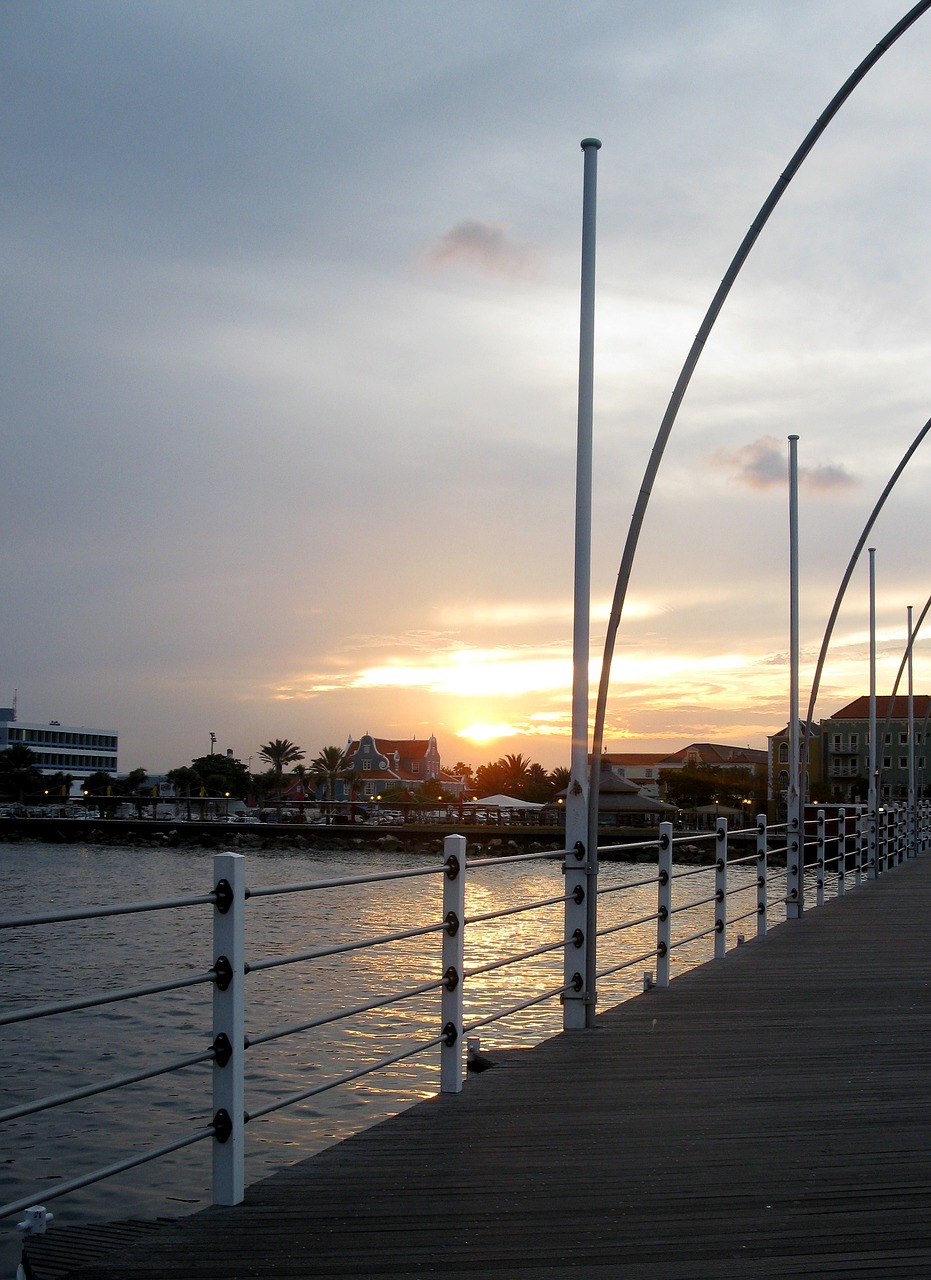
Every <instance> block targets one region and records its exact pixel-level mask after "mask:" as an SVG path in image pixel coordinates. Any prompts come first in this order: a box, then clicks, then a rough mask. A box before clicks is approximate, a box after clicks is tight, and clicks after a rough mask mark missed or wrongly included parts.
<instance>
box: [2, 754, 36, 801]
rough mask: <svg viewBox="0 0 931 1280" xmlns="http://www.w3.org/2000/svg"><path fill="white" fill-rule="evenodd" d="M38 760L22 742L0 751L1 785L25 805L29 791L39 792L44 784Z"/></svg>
mask: <svg viewBox="0 0 931 1280" xmlns="http://www.w3.org/2000/svg"><path fill="white" fill-rule="evenodd" d="M38 760H39V757H38V756H37V755H36V753H35V752H34V751H33V750H31V748H29V747H27V746H24V745H23V743H21V742H14V743H13V745H12V747H7V748H6V750H5V751H0V784H2V787H3V790H4V791H6V792H7V793H11V794H12V795H15V796H16V799H17V800H18V801H19V803H20V804H23V803H24V801H25V797H26V793H27V791H37V790H38V789H39V787H40V786H41V784H42V774H41V773H40V772H39V770H38V767H37V766H38Z"/></svg>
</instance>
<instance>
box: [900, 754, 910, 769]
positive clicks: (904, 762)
mask: <svg viewBox="0 0 931 1280" xmlns="http://www.w3.org/2000/svg"><path fill="white" fill-rule="evenodd" d="M899 768H900V769H907V768H908V756H899Z"/></svg>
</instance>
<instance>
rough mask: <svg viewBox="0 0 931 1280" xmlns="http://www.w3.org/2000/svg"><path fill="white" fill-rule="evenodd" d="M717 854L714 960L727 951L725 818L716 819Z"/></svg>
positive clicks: (715, 868) (715, 869)
mask: <svg viewBox="0 0 931 1280" xmlns="http://www.w3.org/2000/svg"><path fill="white" fill-rule="evenodd" d="M715 840H716V841H717V846H718V853H717V858H716V860H715V864H714V898H715V904H716V910H715V919H714V958H715V960H720V959H721V958H722V957H723V956H724V954H725V952H726V951H727V818H718V821H717V824H716V828H715Z"/></svg>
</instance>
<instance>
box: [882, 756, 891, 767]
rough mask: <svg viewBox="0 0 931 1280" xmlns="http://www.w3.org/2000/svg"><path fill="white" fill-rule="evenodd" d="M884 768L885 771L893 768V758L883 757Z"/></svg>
mask: <svg viewBox="0 0 931 1280" xmlns="http://www.w3.org/2000/svg"><path fill="white" fill-rule="evenodd" d="M883 768H884V769H891V768H892V756H883Z"/></svg>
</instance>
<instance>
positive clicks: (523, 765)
mask: <svg viewBox="0 0 931 1280" xmlns="http://www.w3.org/2000/svg"><path fill="white" fill-rule="evenodd" d="M499 764H500V765H501V768H502V771H503V772H504V776H505V778H506V780H507V784H506V787H507V793H508V795H514V796H521V795H522V794H523V791H524V787H525V786H526V784H527V781H528V779H529V778H530V761H529V760H525V759H524V757H523V756H522V755H516V756H515V755H506V756H503V757H502V759H501V760H500V761H499Z"/></svg>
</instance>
